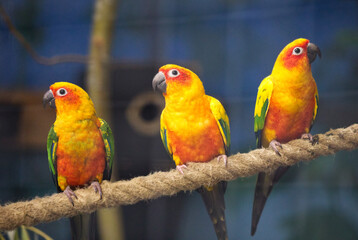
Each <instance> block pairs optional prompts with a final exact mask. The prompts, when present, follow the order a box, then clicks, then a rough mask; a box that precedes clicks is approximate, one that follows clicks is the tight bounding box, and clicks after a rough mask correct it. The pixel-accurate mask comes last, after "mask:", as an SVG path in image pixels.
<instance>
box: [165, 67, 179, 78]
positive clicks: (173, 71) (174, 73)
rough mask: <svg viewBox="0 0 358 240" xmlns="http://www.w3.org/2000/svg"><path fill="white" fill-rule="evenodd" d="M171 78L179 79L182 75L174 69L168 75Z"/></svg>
mask: <svg viewBox="0 0 358 240" xmlns="http://www.w3.org/2000/svg"><path fill="white" fill-rule="evenodd" d="M168 75H169V77H177V76H179V75H180V72H179V71H178V70H177V69H172V70H170V71H169V73H168Z"/></svg>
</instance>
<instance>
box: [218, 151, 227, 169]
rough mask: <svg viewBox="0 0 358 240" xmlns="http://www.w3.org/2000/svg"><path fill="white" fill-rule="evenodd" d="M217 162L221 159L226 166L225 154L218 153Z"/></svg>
mask: <svg viewBox="0 0 358 240" xmlns="http://www.w3.org/2000/svg"><path fill="white" fill-rule="evenodd" d="M217 159H218V162H220V161H221V160H223V161H224V164H225V167H227V155H225V154H223V155H220V156H218V158H217Z"/></svg>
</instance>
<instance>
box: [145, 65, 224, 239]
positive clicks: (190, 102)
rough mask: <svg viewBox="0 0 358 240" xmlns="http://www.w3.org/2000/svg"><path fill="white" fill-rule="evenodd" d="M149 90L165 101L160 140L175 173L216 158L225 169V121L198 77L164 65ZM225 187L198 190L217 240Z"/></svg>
mask: <svg viewBox="0 0 358 240" xmlns="http://www.w3.org/2000/svg"><path fill="white" fill-rule="evenodd" d="M152 86H153V89H154V90H159V91H161V92H162V94H163V96H164V99H165V108H164V109H163V111H162V113H161V116H160V136H161V139H162V142H163V145H164V148H165V150H166V151H167V153H168V154H169V156H170V157H171V158H172V160H173V161H174V162H175V164H176V169H177V170H178V171H179V172H180V173H182V174H184V169H185V168H186V164H187V163H188V162H207V161H210V160H211V159H213V158H216V157H217V160H218V161H223V162H224V164H225V166H226V164H227V156H228V154H229V150H230V142H231V140H230V125H229V118H228V116H227V114H226V112H225V109H224V107H223V106H222V104H221V103H220V101H219V100H217V99H215V98H213V97H211V96H208V95H206V94H205V90H204V86H203V84H202V82H201V80H200V79H199V77H198V76H197V75H196V74H195V73H194V72H192V71H190V70H189V69H186V68H184V67H181V66H178V65H174V64H167V65H164V66H162V67H161V68H160V69H159V72H158V73H157V74H156V75H155V77H154V78H153V81H152ZM226 186H227V182H225V181H222V182H219V183H218V184H215V185H213V186H203V187H201V188H199V189H198V192H199V193H200V194H201V197H202V198H203V201H204V203H205V206H206V208H207V211H208V213H209V216H210V218H211V220H212V222H213V225H214V229H215V232H216V235H217V238H218V239H219V240H222V239H228V236H227V228H226V222H225V201H224V193H225V191H226Z"/></svg>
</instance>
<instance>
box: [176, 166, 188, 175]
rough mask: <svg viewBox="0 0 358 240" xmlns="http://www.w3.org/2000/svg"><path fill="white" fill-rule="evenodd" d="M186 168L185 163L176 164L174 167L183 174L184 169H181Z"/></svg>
mask: <svg viewBox="0 0 358 240" xmlns="http://www.w3.org/2000/svg"><path fill="white" fill-rule="evenodd" d="M186 168H188V167H187V166H186V165H185V164H182V165H177V167H176V169H177V170H178V171H179V172H180V173H181V174H184V171H183V169H186Z"/></svg>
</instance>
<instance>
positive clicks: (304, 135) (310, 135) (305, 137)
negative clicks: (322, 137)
mask: <svg viewBox="0 0 358 240" xmlns="http://www.w3.org/2000/svg"><path fill="white" fill-rule="evenodd" d="M301 139H308V140H309V141H310V142H313V136H312V134H311V133H304V134H302V135H301Z"/></svg>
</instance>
